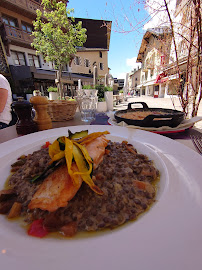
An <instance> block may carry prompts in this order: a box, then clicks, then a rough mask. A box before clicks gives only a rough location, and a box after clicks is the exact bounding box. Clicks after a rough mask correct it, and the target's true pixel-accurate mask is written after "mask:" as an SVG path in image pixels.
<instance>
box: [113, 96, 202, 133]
mask: <svg viewBox="0 0 202 270" xmlns="http://www.w3.org/2000/svg"><path fill="white" fill-rule="evenodd" d="M130 102H145V103H147V105H148V107H151V108H165V109H175V110H179V111H181V110H182V107H181V105H180V101H179V99H178V98H177V97H174V98H172V99H171V98H170V97H167V98H154V97H149V96H141V97H130V96H129V97H128V98H127V101H126V102H122V103H121V104H119V105H116V106H114V109H115V110H123V109H126V108H127V106H128V103H130ZM173 104H174V105H173ZM140 107H141V105H140ZM198 116H202V101H201V103H200V105H199V110H198ZM195 127H196V128H199V129H201V131H202V121H200V122H198V123H196V124H195Z"/></svg>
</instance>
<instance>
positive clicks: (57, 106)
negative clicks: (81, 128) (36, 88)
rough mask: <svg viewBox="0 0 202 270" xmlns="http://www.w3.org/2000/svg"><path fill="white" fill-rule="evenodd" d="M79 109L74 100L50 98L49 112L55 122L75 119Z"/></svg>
mask: <svg viewBox="0 0 202 270" xmlns="http://www.w3.org/2000/svg"><path fill="white" fill-rule="evenodd" d="M76 109H77V102H76V101H74V100H71V101H68V100H49V102H48V114H49V115H50V117H51V120H52V121H53V122H58V121H67V120H70V119H73V118H74V116H75V113H76Z"/></svg>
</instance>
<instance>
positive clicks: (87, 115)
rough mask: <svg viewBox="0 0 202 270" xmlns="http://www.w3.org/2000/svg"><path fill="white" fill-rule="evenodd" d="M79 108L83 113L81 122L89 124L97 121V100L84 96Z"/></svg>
mask: <svg viewBox="0 0 202 270" xmlns="http://www.w3.org/2000/svg"><path fill="white" fill-rule="evenodd" d="M79 103H80V104H79V108H80V112H81V120H82V121H84V122H89V121H93V120H95V113H96V100H95V97H93V96H83V97H82V98H80V102H79Z"/></svg>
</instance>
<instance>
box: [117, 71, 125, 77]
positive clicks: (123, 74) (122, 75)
mask: <svg viewBox="0 0 202 270" xmlns="http://www.w3.org/2000/svg"><path fill="white" fill-rule="evenodd" d="M126 74H127V72H121V73H119V74H118V75H117V79H125V78H126Z"/></svg>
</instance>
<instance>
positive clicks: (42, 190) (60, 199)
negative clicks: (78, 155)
mask: <svg viewBox="0 0 202 270" xmlns="http://www.w3.org/2000/svg"><path fill="white" fill-rule="evenodd" d="M72 170H74V171H78V169H77V166H76V164H75V163H73V164H72ZM78 179H79V185H78V186H75V185H74V184H73V182H72V180H71V177H70V175H69V174H68V170H67V166H66V164H65V165H62V166H61V167H59V168H58V169H56V170H55V171H54V172H53V173H51V174H50V175H49V176H48V177H47V178H46V179H45V180H44V182H43V183H42V184H41V186H40V187H39V189H38V190H37V192H36V193H35V194H34V196H33V198H32V200H31V202H30V203H29V205H28V208H29V209H34V208H40V209H41V210H48V211H49V212H54V211H56V210H57V209H58V208H59V207H65V206H66V205H67V204H68V201H70V200H71V199H72V198H73V197H74V196H75V194H76V193H77V191H78V190H79V188H80V186H81V184H82V179H81V177H80V176H78Z"/></svg>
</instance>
